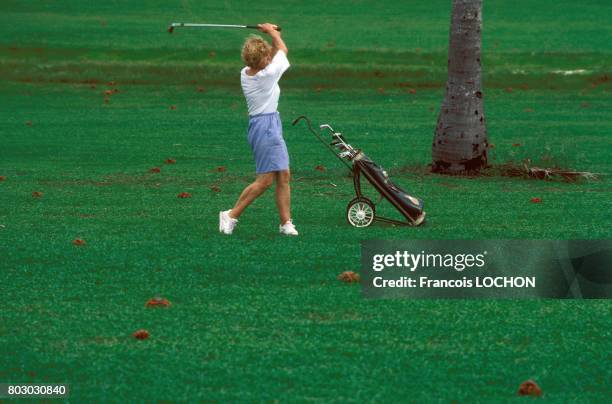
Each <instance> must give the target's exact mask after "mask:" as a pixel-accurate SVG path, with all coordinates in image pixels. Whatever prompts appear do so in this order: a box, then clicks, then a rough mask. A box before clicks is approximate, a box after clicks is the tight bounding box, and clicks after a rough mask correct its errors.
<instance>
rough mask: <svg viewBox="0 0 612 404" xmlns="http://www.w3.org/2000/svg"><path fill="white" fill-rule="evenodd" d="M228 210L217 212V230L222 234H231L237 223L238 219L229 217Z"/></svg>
mask: <svg viewBox="0 0 612 404" xmlns="http://www.w3.org/2000/svg"><path fill="white" fill-rule="evenodd" d="M230 211H231V209H230V210H226V211H221V212H219V231H220V232H221V233H223V234H232V232H233V231H234V227H236V223H238V219H233V218H231V217H230V215H229V213H230Z"/></svg>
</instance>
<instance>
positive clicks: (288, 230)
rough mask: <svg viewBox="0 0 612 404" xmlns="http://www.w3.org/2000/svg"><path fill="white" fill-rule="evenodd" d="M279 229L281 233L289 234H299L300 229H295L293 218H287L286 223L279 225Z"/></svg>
mask: <svg viewBox="0 0 612 404" xmlns="http://www.w3.org/2000/svg"><path fill="white" fill-rule="evenodd" d="M278 230H279V232H280V234H285V235H287V236H297V235H298V231H297V230H296V229H295V226H294V225H293V223H292V222H291V220H287V222H286V223H285V224H283V225H282V226H278Z"/></svg>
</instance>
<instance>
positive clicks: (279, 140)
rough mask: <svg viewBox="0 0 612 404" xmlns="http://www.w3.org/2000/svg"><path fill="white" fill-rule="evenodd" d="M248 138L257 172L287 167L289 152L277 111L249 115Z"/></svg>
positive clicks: (285, 168)
mask: <svg viewBox="0 0 612 404" xmlns="http://www.w3.org/2000/svg"><path fill="white" fill-rule="evenodd" d="M248 138H249V144H250V145H251V150H253V157H254V158H255V172H256V173H257V174H263V173H269V172H272V171H284V170H288V169H289V153H287V145H285V139H283V126H282V124H281V120H280V115H279V113H278V112H271V113H269V114H258V115H252V116H250V117H249V132H248Z"/></svg>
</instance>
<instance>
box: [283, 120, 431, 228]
mask: <svg viewBox="0 0 612 404" xmlns="http://www.w3.org/2000/svg"><path fill="white" fill-rule="evenodd" d="M301 119H304V120H305V121H306V123H307V125H308V129H309V130H310V131H311V132H312V133H313V134H314V135H315V136H316V137H317V139H319V141H321V143H323V144H324V145H325V146H326V147H327V148H328V149H329V150H330V151H331V152H332V153H333V154H334V155H335V156H336V157H338V159H339V160H340V161H342V163H343V164H344V165H345V166H346V167H347V168H348V169H349V170H350V171H351V174H352V177H353V184H354V186H355V194H356V197H355V198H354V199H353V200H351V201H350V202H349V203H348V205H347V207H346V219H347V220H348V222H349V223H350V224H351V225H353V226H355V227H367V226H369V225H371V224H372V222H373V221H374V220H376V221H379V222H384V223H391V224H395V225H403V226H419V225H420V224H422V223H423V222H424V221H425V212H423V201H422V200H420V199H418V198H415V197H413V196H410V195H408V194H407V193H406V192H405V191H404V190H403V189H401V188H400V187H398V186H397V185H395V184H394V183H393V182H391V180H390V179H389V175H387V172H386V171H385V170H384V169H383V168H382V167H381V166H379V165H377V164H376V163H374V162H373V161H372V160H370V158H368V156H366V155H365V154H364V153H363V152H362V151H361V150H360V149H354V148H353V147H352V146H351V145H350V144H348V143H347V142H346V140H345V139H344V136H342V134H341V133H339V132H336V131H334V129H333V128H332V127H331V126H329V125H327V124H323V125H320V126H319V130H320V131H321V130H323V129H327V130H328V131H329V132H330V134H331V138H332V139H331V143H329V144H328V143H327V142H326V141H325V140H324V139H323V137H322V136H321V134H320V133H318V132H316V131H315V130H314V129H313V128H312V125H311V123H310V120H309V119H308V118H307V117H306V116H303V115H302V116H300V117H298V118H296V119H295V120H294V121H293V125H294V126H295V125H296V124H297V123H298V122H299V121H300V120H301ZM362 176H363V177H365V178H366V179H367V180H368V182H369V183H370V184H372V186H373V187H374V188H375V189H376V191H378V193H379V194H380V199H379V200H378V202H380V201H381V200H382V199H383V198H384V199H386V200H388V201H389V202H391V204H392V205H393V206H394V207H395V208H396V209H397V210H398V211H399V212H400V213H401V214H402V215H403V216H404V217H405V218H406V219H407V220H406V221H400V220H394V219H388V218H384V217H380V216H376V204H377V203H378V202H377V203H374V202H372V200H370V199H369V198H367V197H365V196H364V195H363V194H362V192H361V177H362Z"/></svg>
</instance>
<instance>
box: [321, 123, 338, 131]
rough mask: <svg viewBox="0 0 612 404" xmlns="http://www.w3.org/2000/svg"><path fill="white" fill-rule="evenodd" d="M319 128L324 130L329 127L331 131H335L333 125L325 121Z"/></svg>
mask: <svg viewBox="0 0 612 404" xmlns="http://www.w3.org/2000/svg"><path fill="white" fill-rule="evenodd" d="M319 129H321V130H323V129H327V130H329V131H330V132H332V133H334V128H332V127H331V126H329V125H328V124H326V123H324V124H322V125H319Z"/></svg>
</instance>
